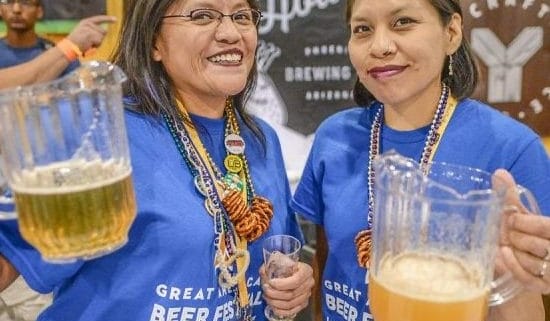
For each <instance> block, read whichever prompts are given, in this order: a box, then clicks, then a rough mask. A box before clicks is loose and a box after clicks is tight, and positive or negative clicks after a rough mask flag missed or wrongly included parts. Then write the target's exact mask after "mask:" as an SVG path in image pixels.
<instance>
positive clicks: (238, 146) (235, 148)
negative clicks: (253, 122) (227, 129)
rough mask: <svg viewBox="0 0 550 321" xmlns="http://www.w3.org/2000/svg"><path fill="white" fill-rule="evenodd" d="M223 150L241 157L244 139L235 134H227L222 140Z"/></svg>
mask: <svg viewBox="0 0 550 321" xmlns="http://www.w3.org/2000/svg"><path fill="white" fill-rule="evenodd" d="M224 145H225V149H226V150H227V151H228V152H229V153H231V154H235V155H241V154H242V153H244V148H245V143H244V139H243V138H242V137H241V136H240V135H237V134H229V135H227V136H226V137H225V139H224Z"/></svg>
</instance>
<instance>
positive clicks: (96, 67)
mask: <svg viewBox="0 0 550 321" xmlns="http://www.w3.org/2000/svg"><path fill="white" fill-rule="evenodd" d="M125 79H126V77H125V75H124V73H123V72H122V71H121V70H120V69H119V68H118V67H116V66H114V65H112V64H110V63H107V62H98V61H91V62H87V63H85V64H83V65H82V66H81V67H80V68H78V69H77V70H75V71H73V72H72V73H70V74H69V75H66V76H65V77H63V78H60V79H57V80H55V81H52V82H49V83H45V84H37V85H34V86H28V87H18V88H14V89H12V90H5V91H2V92H0V144H1V145H0V146H1V149H2V151H1V153H2V155H1V156H2V160H3V161H2V163H3V170H2V172H3V176H4V178H5V180H6V181H7V184H8V186H9V188H10V190H11V192H10V193H3V194H2V199H0V202H1V204H2V206H3V207H2V208H3V210H2V217H3V218H4V219H5V218H9V217H13V216H15V213H10V212H9V211H6V210H5V208H6V207H5V205H9V203H10V202H11V203H12V206H13V204H15V212H17V219H18V226H19V230H20V233H21V235H22V237H23V238H24V239H25V240H27V241H28V242H29V243H30V244H31V245H32V246H34V247H35V248H36V249H37V250H38V251H39V252H40V253H41V255H42V257H43V259H44V260H45V261H49V262H54V263H64V262H72V261H75V260H76V259H91V258H95V257H98V256H101V255H104V254H107V253H110V252H112V251H114V250H116V249H118V248H120V247H121V246H123V245H124V244H125V243H126V242H127V240H128V231H129V229H130V226H131V224H132V222H133V220H134V218H135V215H136V204H135V196H134V189H133V184H132V179H131V172H132V169H131V165H130V156H129V148H128V142H127V136H126V128H125V122H124V115H123V105H122V90H121V83H122V82H123V81H124V80H125ZM5 188H6V186H3V188H2V189H3V190H5ZM10 194H11V195H13V196H10ZM6 195H7V196H6ZM0 224H1V222H0Z"/></svg>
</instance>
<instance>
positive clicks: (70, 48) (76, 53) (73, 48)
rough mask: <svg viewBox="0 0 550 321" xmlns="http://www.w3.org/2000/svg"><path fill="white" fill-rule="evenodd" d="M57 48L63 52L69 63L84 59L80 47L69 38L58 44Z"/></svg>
mask: <svg viewBox="0 0 550 321" xmlns="http://www.w3.org/2000/svg"><path fill="white" fill-rule="evenodd" d="M55 46H56V47H57V48H59V50H61V52H62V53H63V55H65V57H66V58H67V60H69V61H74V60H76V59H77V58H82V51H80V48H78V46H77V45H76V44H75V43H74V42H72V41H71V40H69V39H68V38H63V40H61V41H60V42H58V43H57V44H56V45H55Z"/></svg>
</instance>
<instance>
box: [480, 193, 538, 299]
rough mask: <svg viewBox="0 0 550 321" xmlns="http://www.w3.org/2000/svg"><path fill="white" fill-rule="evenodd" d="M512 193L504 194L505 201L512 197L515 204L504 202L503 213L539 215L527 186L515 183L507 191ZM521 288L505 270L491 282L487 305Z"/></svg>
mask: <svg viewBox="0 0 550 321" xmlns="http://www.w3.org/2000/svg"><path fill="white" fill-rule="evenodd" d="M510 192H512V193H514V194H512V195H506V197H505V202H506V200H508V199H509V198H512V201H511V202H513V203H515V205H508V204H504V207H503V211H502V212H503V214H504V213H510V214H512V213H525V214H528V213H532V214H535V215H540V209H539V206H538V203H537V201H536V199H535V197H534V196H533V194H532V193H531V191H529V190H528V189H527V188H525V187H523V186H521V185H516V188H515V191H514V190H513V189H511V190H510V191H509V192H507V193H510ZM522 290H523V285H522V284H521V283H520V282H519V281H518V280H516V279H515V278H514V276H513V275H512V273H511V272H510V271H507V272H506V273H504V274H503V275H501V276H500V277H498V278H497V279H495V280H493V281H492V282H491V294H490V296H489V306H495V305H499V304H502V303H505V302H506V301H508V300H510V299H511V298H513V297H514V296H516V294H518V293H519V292H521V291H522Z"/></svg>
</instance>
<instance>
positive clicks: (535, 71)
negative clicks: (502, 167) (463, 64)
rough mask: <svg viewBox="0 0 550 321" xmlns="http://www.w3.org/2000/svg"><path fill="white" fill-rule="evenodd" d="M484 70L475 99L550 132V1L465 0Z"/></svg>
mask: <svg viewBox="0 0 550 321" xmlns="http://www.w3.org/2000/svg"><path fill="white" fill-rule="evenodd" d="M462 8H463V11H464V26H465V32H466V35H467V36H468V37H469V39H470V41H471V44H472V48H473V50H474V52H475V54H476V55H477V57H478V59H479V62H480V67H481V71H482V82H481V84H480V86H479V88H478V90H477V92H476V95H475V98H478V99H480V100H482V101H485V102H487V103H488V104H489V105H492V106H494V107H496V108H498V109H500V110H502V111H503V112H506V113H508V114H509V115H510V116H511V117H514V118H516V119H518V120H520V121H522V122H524V123H526V124H527V125H529V126H530V127H531V128H533V129H534V130H535V131H537V132H538V134H539V135H542V136H550V28H549V27H550V2H549V1H548V0H546V1H543V0H517V1H516V0H499V1H497V0H484V1H480V0H477V1H472V0H470V1H462Z"/></svg>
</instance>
